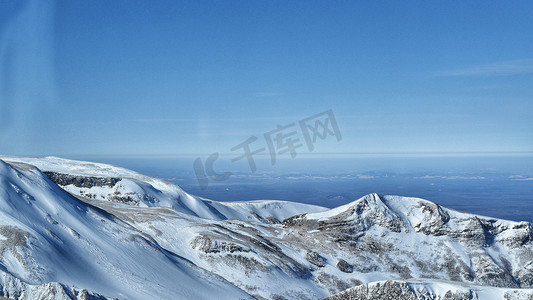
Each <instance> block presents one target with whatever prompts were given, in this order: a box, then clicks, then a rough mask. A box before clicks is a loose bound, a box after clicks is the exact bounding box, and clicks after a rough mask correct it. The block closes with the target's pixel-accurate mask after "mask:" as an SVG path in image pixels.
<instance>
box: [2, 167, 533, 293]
mask: <svg viewBox="0 0 533 300" xmlns="http://www.w3.org/2000/svg"><path fill="white" fill-rule="evenodd" d="M4 159H5V160H6V161H7V162H8V163H4V162H3V161H2V160H4ZM51 161H52V162H53V163H55V164H56V166H54V164H53V163H51ZM91 164H92V163H87V162H76V161H71V160H63V159H58V158H42V159H39V158H20V157H19V158H13V157H7V158H6V157H0V228H1V230H0V258H1V259H0V275H1V276H0V296H7V297H10V298H17V299H18V298H21V299H46V298H45V297H44V296H43V295H44V294H46V293H51V292H50V291H51V290H54V293H55V294H56V295H58V296H57V297H56V298H52V299H78V298H79V299H82V298H80V297H81V296H78V295H81V294H82V293H83V294H84V295H92V296H91V297H94V298H95V299H98V297H99V298H100V299H112V298H119V299H126V298H127V299H150V298H154V299H155V298H158V297H159V298H172V297H174V298H175V297H178V298H179V297H187V295H188V296H193V295H194V297H196V298H199V299H209V298H212V297H215V296H220V294H221V293H222V294H224V295H226V294H227V295H228V297H234V298H256V299H284V298H285V299H317V298H322V297H328V296H333V295H336V294H337V293H340V292H343V291H349V290H350V289H351V288H352V289H353V290H355V291H361V289H364V288H363V287H366V289H367V290H368V287H369V286H371V287H373V289H374V287H375V286H376V284H375V283H376V282H387V281H392V282H398V284H396V283H394V284H392V283H391V284H388V285H386V286H387V290H386V291H384V290H383V289H382V288H380V289H378V290H377V291H378V292H379V293H381V294H383V293H384V292H387V293H388V292H390V289H388V287H392V288H393V290H396V289H397V288H400V290H401V289H402V288H405V285H404V283H405V282H407V283H405V284H407V286H408V287H412V286H417V287H418V288H420V290H421V291H422V290H424V291H425V292H423V293H422V292H420V293H422V294H420V293H419V294H420V295H426V296H427V297H428V298H427V299H439V298H437V296H439V297H441V298H443V297H444V296H445V294H446V293H447V291H444V290H443V289H441V288H438V289H437V288H435V287H437V286H439V284H440V283H439V282H443V281H448V282H452V283H453V284H452V285H459V286H467V287H475V288H476V289H479V288H481V289H485V290H486V291H503V292H502V293H503V294H501V295H504V294H505V293H504V292H512V293H515V292H516V293H523V294H524V295H526V296H527V295H530V294H531V287H533V275H532V274H533V243H532V239H533V237H532V226H531V224H530V223H527V222H514V221H506V220H500V219H495V218H490V217H485V216H478V215H474V214H468V213H463V212H458V211H455V210H452V209H449V208H446V207H443V206H440V205H438V204H435V203H433V202H430V201H427V200H424V199H420V198H411V197H401V196H388V195H385V196H380V195H378V194H376V193H374V194H369V195H366V196H363V197H361V198H359V199H356V200H354V201H352V202H350V203H348V204H346V205H344V206H340V207H337V208H333V209H326V208H322V207H317V206H309V205H299V204H294V203H291V202H285V201H275V200H261V201H252V202H233V203H224V202H217V201H213V200H208V199H203V198H200V197H195V196H191V195H188V194H186V192H184V191H183V190H181V189H180V188H179V187H177V186H175V185H173V184H169V183H164V182H162V181H158V180H157V179H155V178H151V177H148V176H145V175H142V174H140V175H135V172H133V171H130V170H126V169H122V168H120V167H116V166H109V165H105V164H100V165H99V166H98V167H97V168H96V170H95V168H94V167H92V165H91ZM35 165H37V166H35ZM31 166H35V167H31ZM69 169H73V171H72V174H70V173H69V172H70V171H69ZM106 170H109V172H107V171H106ZM60 171H61V172H60ZM106 172H107V173H106ZM55 174H65V175H68V176H71V177H68V178H67V177H62V178H61V177H56V178H54V176H58V175H55ZM132 174H133V175H132ZM95 175H96V176H95ZM128 176H129V177H128ZM50 177H52V179H54V180H52V179H51V178H50ZM91 177H94V178H99V179H98V180H94V179H92V180H89V179H88V178H91ZM126 177H128V178H126ZM78 179H79V180H81V181H79V182H75V180H78ZM73 180H74V181H73ZM128 180H129V181H128ZM124 182H128V184H125V185H120V184H121V183H124ZM62 183H63V184H62ZM58 184H59V185H58ZM76 184H77V185H79V187H77V186H76ZM102 185H103V186H107V187H109V189H110V190H109V189H107V188H106V189H104V190H102V189H100V188H101V186H102ZM110 186H112V187H110ZM118 186H120V189H119V190H120V191H121V194H122V195H132V198H134V197H138V198H135V199H142V198H143V196H141V195H143V194H144V195H148V196H152V197H154V198H156V199H155V200H160V201H154V202H153V203H151V204H152V205H151V206H150V205H147V203H144V202H142V201H139V202H135V201H133V202H131V201H130V202H128V201H120V199H116V198H113V197H110V196H109V195H110V194H111V195H113V194H114V192H115V191H116V189H117V187H118ZM168 191H170V192H168ZM179 191H182V192H183V193H184V194H179V193H178V192H179ZM174 192H175V194H172V193H174ZM129 193H131V194H129ZM165 193H166V194H165ZM88 194H97V195H98V197H92V196H88ZM101 195H103V197H100V196H101ZM169 195H178V196H180V197H188V198H187V199H188V200H190V202H189V203H185V204H186V207H187V208H191V209H184V207H183V206H180V205H174V204H175V203H174V202H172V201H175V200H176V199H175V198H172V197H170V196H169ZM171 200H172V201H171ZM178 203H182V204H183V203H184V202H179V201H178ZM187 205H189V206H187ZM195 205H198V206H200V207H201V209H197V207H195ZM204 209H207V210H208V211H207V212H206V211H205V210H204ZM110 245H113V246H112V247H110ZM413 246H414V247H413ZM112 249H115V250H112ZM116 249H118V250H116ZM121 253H125V254H121ZM138 257H143V259H144V258H146V257H151V258H150V260H149V264H148V263H144V262H142V261H138ZM95 261H96V262H98V263H95ZM23 262H24V263H25V264H26V265H25V264H24V263H23ZM132 266H133V267H132ZM80 270H82V271H80ZM85 270H86V272H84V271H85ZM88 274H97V275H98V277H101V278H102V280H100V281H98V280H97V281H94V280H91V279H90V277H91V276H89V277H88V276H87V275H88ZM113 274H114V275H113ZM117 274H120V276H119V277H120V278H121V280H119V281H118V282H117V281H116V277H115V276H116V275H117ZM171 274H174V275H171ZM168 277H173V278H174V280H172V279H169V278H168ZM197 277H198V278H201V279H198V278H197ZM113 278H115V279H113ZM141 278H142V280H141ZM176 278H181V279H179V280H178V281H176ZM413 278H415V279H416V280H418V281H417V282H420V281H422V282H426V283H427V284H422V285H420V284H418V285H416V284H415V285H413V284H411V282H412V281H413ZM177 282H179V284H178V285H177V286H176V283H177ZM187 282H188V283H187ZM205 284H207V286H211V287H217V288H216V290H217V291H218V290H221V291H223V292H215V290H214V289H213V288H208V287H205ZM132 285H140V286H144V288H145V290H146V291H147V293H144V294H143V293H141V294H136V293H132V291H131V290H130V289H131V288H130V287H131V286H132ZM182 285H185V286H183V287H188V288H185V289H184V288H183V287H182ZM383 286H384V285H383V284H380V287H383ZM355 287H359V288H355ZM502 289H505V291H504V290H502ZM411 290H412V289H411ZM455 290H457V289H455V288H454V291H455ZM459 290H460V289H459ZM47 291H48V292H47ZM461 291H465V290H464V289H463V290H461ZM424 293H425V294H424ZM442 293H444V294H442ZM347 294H348V292H346V293H345V294H342V295H346V297H349V295H347ZM441 294H442V295H441ZM157 295H159V296H157ZM229 295H233V296H229ZM417 295H418V294H416V293H415V296H417ZM431 295H433V296H431ZM430 296H431V297H433V298H431V297H430ZM434 296H435V297H434ZM526 296H524V297H526ZM32 297H33V298H32ZM61 297H63V298H61ZM406 297H407V298H405V299H411V298H408V297H414V296H413V295H407V294H406ZM420 297H421V296H420ZM532 297H533V296H532ZM336 299H337V298H336ZM369 299H370V298H369ZM372 299H379V298H372ZM413 299H418V298H413ZM421 299H426V298H421ZM472 299H475V298H472ZM480 299H481V298H480ZM524 299H526V298H524Z"/></svg>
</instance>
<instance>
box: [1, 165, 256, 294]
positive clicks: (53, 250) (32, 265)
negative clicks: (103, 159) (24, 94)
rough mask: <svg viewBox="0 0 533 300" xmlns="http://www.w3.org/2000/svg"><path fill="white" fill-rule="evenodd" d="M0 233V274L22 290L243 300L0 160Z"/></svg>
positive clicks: (32, 173)
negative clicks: (50, 286) (59, 288)
mask: <svg viewBox="0 0 533 300" xmlns="http://www.w3.org/2000/svg"><path fill="white" fill-rule="evenodd" d="M0 229H1V230H0V234H1V235H3V236H4V237H6V235H7V239H4V240H2V241H0V249H1V250H3V251H2V253H1V256H0V257H1V260H0V274H3V273H6V271H8V272H9V274H11V275H13V276H14V277H15V278H18V279H20V280H21V281H22V282H25V283H28V284H30V285H39V284H44V283H48V282H60V283H62V284H64V285H67V286H72V287H83V288H85V289H88V290H91V291H94V292H97V293H99V294H102V295H105V296H107V297H116V298H120V299H176V297H177V298H182V299H194V298H195V299H209V298H211V299H214V298H216V297H217V295H220V294H224V295H228V297H232V298H236V299H238V298H246V297H247V294H246V293H245V292H244V291H242V290H241V289H239V288H237V287H235V286H234V285H232V284H231V283H229V282H228V281H226V280H224V279H223V278H221V277H219V276H216V275H213V274H211V273H209V272H206V271H204V270H203V269H200V268H198V267H196V266H194V265H193V264H191V263H190V262H188V261H187V260H185V259H183V258H181V257H178V256H176V255H173V254H171V253H169V252H168V251H165V250H164V249H162V248H161V247H160V246H159V244H158V243H157V242H156V241H154V240H153V239H151V238H150V237H149V236H146V235H144V234H143V233H142V232H139V231H137V230H136V229H134V228H131V226H129V225H128V224H125V223H123V222H121V221H120V220H118V219H116V218H114V217H113V216H112V215H109V214H108V213H106V212H104V211H102V210H100V209H97V208H95V207H92V206H89V205H87V204H86V203H84V202H82V201H80V200H78V199H76V198H75V197H73V196H72V195H70V194H68V193H67V192H65V191H64V190H62V189H61V188H59V187H58V186H57V185H55V184H54V183H52V182H51V181H50V180H49V179H48V178H46V176H44V175H43V174H42V173H41V172H40V171H39V170H38V169H28V170H20V169H15V168H13V167H12V166H10V165H8V164H6V163H5V162H3V161H2V160H0ZM0 278H5V276H2V277H0ZM1 281H2V279H0V283H1V284H2V286H4V285H5V282H1ZM176 283H179V284H176ZM27 299H32V298H31V297H30V296H28V298H27Z"/></svg>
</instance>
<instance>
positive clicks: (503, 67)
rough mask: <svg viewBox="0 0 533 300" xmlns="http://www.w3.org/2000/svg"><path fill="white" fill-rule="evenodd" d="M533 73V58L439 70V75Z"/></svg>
mask: <svg viewBox="0 0 533 300" xmlns="http://www.w3.org/2000/svg"><path fill="white" fill-rule="evenodd" d="M531 73H533V59H517V60H509V61H503V62H496V63H490V64H483V65H478V66H472V67H467V68H463V69H456V70H447V71H441V72H438V73H437V75H439V76H452V77H463V76H510V75H521V74H531Z"/></svg>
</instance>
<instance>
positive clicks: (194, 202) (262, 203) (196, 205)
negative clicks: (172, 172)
mask: <svg viewBox="0 0 533 300" xmlns="http://www.w3.org/2000/svg"><path fill="white" fill-rule="evenodd" d="M0 159H2V160H4V161H6V162H11V163H24V164H28V165H32V166H35V167H37V168H39V169H40V170H41V171H43V172H46V171H48V172H55V173H60V174H68V175H74V176H81V177H99V178H109V177H111V178H120V179H121V180H120V181H119V182H118V183H116V184H115V185H114V186H112V187H109V186H97V187H92V188H80V187H76V186H74V185H67V186H62V188H64V189H65V190H67V191H68V192H70V193H72V194H74V195H78V196H82V197H87V195H91V196H92V198H93V199H95V200H103V201H110V200H109V199H112V197H113V196H114V195H120V196H129V197H130V198H132V199H134V200H136V201H138V203H137V205H138V206H144V207H170V208H173V209H175V210H177V211H180V212H184V213H188V214H191V215H194V216H198V217H201V218H208V219H215V220H224V219H238V220H247V221H251V220H255V221H258V220H264V221H268V219H272V218H275V219H276V220H277V221H283V220H284V219H286V218H289V217H292V216H293V215H295V214H302V213H312V212H320V211H325V210H327V209H326V208H324V207H320V206H316V205H309V204H302V203H295V202H289V201H279V200H256V201H235V202H231V201H230V202H218V201H211V200H208V199H203V198H200V197H196V196H192V195H190V194H188V193H186V192H185V191H184V190H183V189H181V188H180V187H179V186H177V185H176V184H173V183H169V182H166V181H164V180H161V179H157V178H153V177H149V176H146V175H143V174H140V173H137V172H135V171H132V170H128V169H125V168H122V167H118V166H114V165H109V164H102V163H93V162H84V161H75V160H69V159H63V158H57V157H44V158H29V157H16V156H0ZM274 221H275V220H274Z"/></svg>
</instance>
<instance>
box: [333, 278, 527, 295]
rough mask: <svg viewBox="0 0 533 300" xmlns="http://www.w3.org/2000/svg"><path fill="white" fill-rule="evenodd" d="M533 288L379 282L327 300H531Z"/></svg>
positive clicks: (451, 283) (441, 282) (438, 282)
mask: <svg viewBox="0 0 533 300" xmlns="http://www.w3.org/2000/svg"><path fill="white" fill-rule="evenodd" d="M532 298H533V289H506V288H494V287H486V286H475V285H474V286H468V285H465V284H461V283H459V282H444V281H438V280H435V281H431V282H430V281H413V280H411V281H396V280H395V281H379V282H372V283H368V284H363V285H359V286H357V287H353V288H350V289H348V290H346V291H343V292H341V293H338V294H335V295H333V296H330V297H327V298H326V299H324V300H346V299H357V300H369V299H418V300H433V299H461V300H462V299H464V300H467V299H479V300H501V299H512V300H529V299H532Z"/></svg>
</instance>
